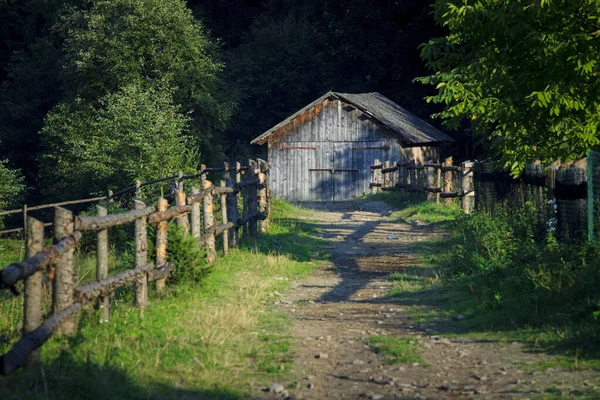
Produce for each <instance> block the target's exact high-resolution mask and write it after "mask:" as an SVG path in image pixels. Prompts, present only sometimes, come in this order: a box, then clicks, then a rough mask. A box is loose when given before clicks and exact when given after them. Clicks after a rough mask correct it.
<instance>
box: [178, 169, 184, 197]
mask: <svg viewBox="0 0 600 400" xmlns="http://www.w3.org/2000/svg"><path fill="white" fill-rule="evenodd" d="M177 190H179V191H180V192H183V171H177Z"/></svg>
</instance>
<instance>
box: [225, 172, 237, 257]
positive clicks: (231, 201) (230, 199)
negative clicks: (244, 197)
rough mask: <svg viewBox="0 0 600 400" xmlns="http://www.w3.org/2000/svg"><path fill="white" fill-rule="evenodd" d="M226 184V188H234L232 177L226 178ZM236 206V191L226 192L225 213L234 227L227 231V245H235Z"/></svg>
mask: <svg viewBox="0 0 600 400" xmlns="http://www.w3.org/2000/svg"><path fill="white" fill-rule="evenodd" d="M226 184H227V187H228V188H232V189H233V188H234V187H235V183H234V181H233V179H230V178H227V180H226ZM237 214H238V208H237V193H228V194H227V215H228V218H229V221H231V222H233V224H234V227H233V228H231V230H230V232H229V246H230V247H237V235H236V231H237V229H236V228H235V225H237V224H238V215H237Z"/></svg>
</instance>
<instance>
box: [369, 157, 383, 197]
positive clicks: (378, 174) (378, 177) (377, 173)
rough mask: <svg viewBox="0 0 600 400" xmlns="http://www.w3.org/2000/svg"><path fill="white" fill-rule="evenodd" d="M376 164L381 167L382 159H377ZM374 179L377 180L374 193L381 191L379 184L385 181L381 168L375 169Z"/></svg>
mask: <svg viewBox="0 0 600 400" xmlns="http://www.w3.org/2000/svg"><path fill="white" fill-rule="evenodd" d="M375 166H376V167H379V166H381V161H380V160H375ZM373 180H374V181H375V182H373V183H375V186H373V190H372V191H371V192H372V193H377V192H379V191H380V189H379V186H378V185H380V184H382V183H383V176H382V174H381V168H377V169H375V170H374V171H373Z"/></svg>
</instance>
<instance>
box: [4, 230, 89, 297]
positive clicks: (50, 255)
mask: <svg viewBox="0 0 600 400" xmlns="http://www.w3.org/2000/svg"><path fill="white" fill-rule="evenodd" d="M80 239H81V232H73V234H71V235H69V236H67V237H65V238H64V239H62V240H61V241H59V242H58V243H56V244H55V245H54V246H52V247H51V248H49V249H47V250H43V251H41V252H39V253H37V254H36V255H34V256H33V257H30V258H28V259H26V260H23V261H21V262H18V263H14V264H11V265H9V266H8V267H6V268H4V269H3V270H1V271H0V289H11V290H13V289H14V285H15V284H16V283H17V282H18V281H21V280H25V279H27V278H29V277H30V276H31V275H33V274H34V273H36V272H37V271H41V270H43V269H44V268H46V267H47V266H48V265H49V264H50V263H51V262H52V261H54V260H55V259H56V258H57V257H58V256H60V255H62V254H63V253H64V252H66V251H67V250H69V249H72V248H73V247H75V245H76V244H77V242H79V240H80ZM13 292H14V290H13Z"/></svg>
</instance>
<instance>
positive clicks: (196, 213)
mask: <svg viewBox="0 0 600 400" xmlns="http://www.w3.org/2000/svg"><path fill="white" fill-rule="evenodd" d="M198 193H200V189H199V188H198V187H196V186H194V187H192V196H193V195H196V194H198ZM191 220H192V236H193V237H195V238H200V236H202V231H201V230H200V202H198V201H195V202H193V203H192V212H191Z"/></svg>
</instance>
